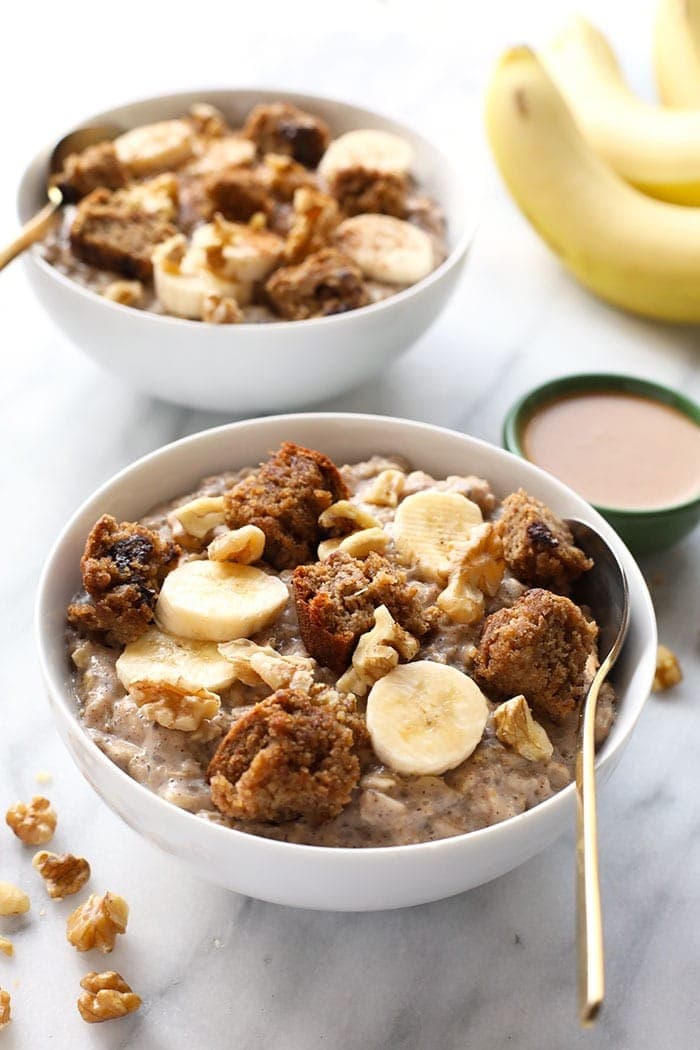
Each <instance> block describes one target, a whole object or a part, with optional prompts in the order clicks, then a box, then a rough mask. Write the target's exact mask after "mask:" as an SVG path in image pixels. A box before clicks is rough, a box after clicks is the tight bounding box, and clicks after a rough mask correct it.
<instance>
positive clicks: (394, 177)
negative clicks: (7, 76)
mask: <svg viewBox="0 0 700 1050" xmlns="http://www.w3.org/2000/svg"><path fill="white" fill-rule="evenodd" d="M412 167H413V150H412V147H411V145H410V143H409V142H408V141H406V140H405V139H403V138H401V137H400V136H398V135H395V134H393V133H390V132H386V131H379V130H364V129H357V130H354V131H350V132H346V133H344V134H341V135H338V136H336V137H332V133H331V129H330V128H329V127H328V126H327V125H326V123H325V122H324V121H323V120H321V118H320V117H317V116H315V115H314V114H312V113H306V112H304V111H302V110H300V109H298V108H297V107H296V106H293V105H291V104H290V103H287V102H277V103H272V104H264V105H259V106H256V107H254V109H253V110H251V112H250V113H249V114H248V117H247V119H246V121H245V123H244V125H243V127H232V126H231V125H230V124H229V122H228V121H227V119H226V117H225V116H224V114H223V113H221V112H220V111H219V110H217V109H215V108H214V107H213V106H209V105H204V104H199V105H195V106H193V107H192V109H191V110H190V111H189V112H188V113H187V114H185V115H184V116H183V117H182V118H179V119H176V120H166V121H161V122H159V123H157V124H149V125H144V126H142V127H138V128H134V129H132V130H131V131H128V132H126V133H125V134H123V135H120V136H119V137H118V138H116V139H115V140H114V141H113V142H111V141H108V142H101V143H99V144H97V145H94V146H90V147H88V148H87V149H86V150H84V151H83V152H82V153H80V154H74V155H72V156H70V157H68V158H67V160H66V161H65V163H64V167H63V169H62V171H60V172H58V173H57V175H55V176H54V181H55V183H56V184H57V185H58V186H59V188H60V189H61V191H62V193H63V194H64V197H65V199H66V200H68V201H69V202H71V203H69V205H68V206H67V207H66V208H65V209H64V211H63V215H62V221H61V222H60V224H59V225H57V226H56V227H54V228H53V229H52V230H51V232H50V233H49V234H48V236H47V237H46V239H45V241H44V243H43V245H42V246H41V247H40V248H39V249H38V250H39V251H41V253H42V254H43V256H44V258H45V259H47V260H48V261H49V262H50V263H51V264H52V265H53V266H55V267H56V268H57V269H59V270H60V271H61V272H62V273H64V274H66V275H67V276H68V277H71V278H72V279H73V280H75V281H77V282H78V283H80V284H82V285H84V286H85V287H87V288H90V289H91V290H92V291H95V292H97V293H98V294H100V295H103V296H105V297H106V298H108V299H111V300H113V301H115V302H118V303H121V304H122V305H126V306H131V307H134V308H135V309H141V310H149V311H154V312H156V313H165V314H170V315H172V316H175V317H184V318H190V319H192V320H201V321H207V322H210V323H214V324H236V323H240V322H256V323H257V322H270V321H277V320H306V319H309V318H313V317H323V316H327V315H329V314H335V313H342V312H345V311H347V310H353V309H356V308H357V307H360V306H365V305H367V304H369V303H372V302H377V301H378V300H380V299H384V298H387V297H388V296H390V295H393V294H395V293H396V292H397V291H400V290H401V289H403V288H406V287H408V286H409V285H411V284H415V283H416V281H419V280H421V279H422V278H423V277H426V276H427V275H428V274H429V273H430V272H431V271H432V270H433V269H435V267H436V266H438V265H439V264H440V263H441V262H442V260H443V259H444V258H445V256H446V254H447V251H446V235H445V223H444V219H443V215H442V211H441V209H440V206H439V205H438V203H437V202H435V201H434V200H432V198H430V197H429V196H427V195H426V194H425V193H424V192H423V190H422V189H421V187H420V185H419V184H418V183H417V181H416V180H415V178H414V177H413V174H412Z"/></svg>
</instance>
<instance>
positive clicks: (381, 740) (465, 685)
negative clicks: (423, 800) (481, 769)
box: [367, 660, 489, 776]
mask: <svg viewBox="0 0 700 1050" xmlns="http://www.w3.org/2000/svg"><path fill="white" fill-rule="evenodd" d="M488 716H489V706H488V703H487V701H486V697H485V696H484V694H483V693H482V692H481V690H480V689H479V687H478V686H477V684H476V683H475V682H473V681H472V680H471V678H468V677H467V675H465V674H462V672H461V671H458V670H457V668H456V667H450V666H448V665H447V664H438V663H433V662H432V661H430V660H418V661H416V662H415V663H409V664H400V665H399V666H398V667H395V668H394V670H393V671H390V672H389V674H387V675H385V676H384V678H380V679H379V681H378V682H377V683H376V684H375V685H374V686H372V689H371V691H370V694H369V697H368V699H367V729H368V730H369V734H370V737H371V738H372V747H373V748H374V750H375V752H376V754H377V756H378V758H379V759H380V760H381V761H382V762H384V763H385V765H387V766H389V767H390V768H391V769H393V770H395V771H396V772H397V773H404V774H407V775H409V776H411V775H412V776H428V775H431V774H432V775H439V774H440V773H445V772H447V770H448V769H454V768H455V766H458V765H459V764H460V762H464V760H465V759H466V758H469V756H470V755H471V753H472V752H473V751H474V749H475V747H476V746H477V744H478V743H479V741H480V740H481V737H482V736H483V733H484V728H485V726H486V722H487V719H488Z"/></svg>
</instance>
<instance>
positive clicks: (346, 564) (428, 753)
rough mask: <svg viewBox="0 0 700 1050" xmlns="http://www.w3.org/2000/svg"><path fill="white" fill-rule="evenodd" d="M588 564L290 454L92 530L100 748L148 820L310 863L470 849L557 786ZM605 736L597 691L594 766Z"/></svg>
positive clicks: (435, 495)
mask: <svg viewBox="0 0 700 1050" xmlns="http://www.w3.org/2000/svg"><path fill="white" fill-rule="evenodd" d="M590 565H591V563H590V561H589V560H588V559H587V558H586V556H585V555H584V554H583V552H581V551H580V550H579V549H578V548H576V547H575V546H574V544H573V540H572V538H571V535H570V534H569V533H568V530H567V529H566V526H564V525H563V523H562V522H560V521H559V520H558V519H557V518H556V517H555V516H554V515H553V514H552V513H551V512H550V511H549V510H548V509H547V508H546V507H544V506H543V505H542V504H540V503H539V502H538V501H536V500H534V499H532V498H531V497H529V496H527V494H526V493H524V492H522V491H520V492H518V493H514V494H512V495H510V496H508V497H507V498H506V499H505V500H503V501H499V500H497V499H496V497H495V496H494V494H493V493H492V491H491V488H490V486H489V484H488V482H487V481H486V480H484V479H481V478H477V477H472V476H465V477H448V478H446V479H435V478H432V477H431V476H429V475H428V474H426V473H424V472H423V471H421V470H414V469H412V468H411V466H410V465H409V464H407V463H406V462H404V461H403V460H401V459H400V458H398V457H393V456H389V457H384V456H375V457H373V458H372V459H370V460H369V461H367V462H362V463H357V464H354V465H350V466H344V467H341V468H340V469H339V470H337V469H336V467H335V465H334V464H333V463H332V462H331V461H330V460H328V459H327V458H326V457H325V456H323V455H321V454H320V453H316V452H313V451H309V450H305V449H300V448H298V447H297V446H294V445H291V444H286V445H283V446H282V448H281V449H280V450H279V451H278V452H277V453H276V454H274V455H273V456H272V457H271V458H270V460H268V461H267V462H266V463H265V464H262V465H261V467H260V468H259V469H257V468H246V469H245V470H243V471H239V472H237V473H229V474H224V475H221V476H217V477H212V478H207V479H206V480H204V481H203V482H202V483H201V484H200V485H199V486H198V488H197V489H196V491H195V492H192V493H189V494H187V495H185V496H182V497H180V498H178V499H176V500H174V501H173V502H172V503H170V504H168V505H165V506H161V507H157V508H155V509H154V510H153V511H151V512H150V513H149V514H148V515H146V516H145V517H144V518H143V519H142V521H141V522H140V523H139V524H131V523H121V524H119V523H117V522H115V521H114V519H111V518H108V517H104V518H102V519H100V521H99V522H98V523H97V524H96V526H95V528H94V529H93V531H92V533H91V535H90V538H89V539H88V543H87V547H86V552H85V556H84V557H83V561H82V570H83V579H84V584H85V591H84V592H82V593H81V594H80V595H79V596H77V598H76V601H75V602H74V603H73V604H72V605H71V606H70V608H69V613H68V618H69V628H68V649H69V653H70V656H71V659H72V663H73V666H74V669H75V674H74V682H75V693H76V701H77V704H78V706H79V709H80V714H81V717H82V720H83V723H84V725H85V727H86V729H87V731H88V732H89V734H90V735H91V736H92V738H93V739H94V741H95V742H96V744H97V745H98V746H99V747H100V748H101V749H102V750H103V751H104V752H105V753H106V754H107V755H108V756H109V757H110V758H111V759H112V761H114V762H115V763H116V764H117V765H119V766H120V767H121V768H122V769H124V770H125V771H126V772H127V773H128V774H129V775H130V776H132V777H133V778H134V779H135V780H137V781H139V782H140V783H142V784H144V785H145V786H146V787H148V788H149V789H150V790H151V791H154V792H156V793H157V794H159V795H160V796H161V797H162V798H164V799H166V800H167V801H169V802H171V803H173V804H175V805H177V806H180V807H182V808H184V809H187V810H189V811H190V812H192V813H195V814H198V815H199V816H201V817H203V818H206V819H208V820H212V821H217V822H219V823H223V824H226V825H228V826H230V827H234V828H237V829H239V830H243V831H247V832H251V833H254V834H257V835H264V836H268V837H274V838H278V839H284V840H287V841H294V842H302V843H309V844H314V845H326V846H344V847H362V846H385V845H397V844H405V843H413V842H424V841H429V840H433V839H440V838H445V837H448V836H451V835H457V834H461V833H463V832H467V831H471V830H474V829H476V828H482V827H485V826H487V825H490V824H494V823H496V822H498V821H501V820H504V819H506V818H508V817H511V816H514V815H516V814H518V813H522V812H523V811H524V810H527V809H530V808H531V807H532V806H534V805H536V804H537V803H539V802H541V801H543V800H544V799H546V798H549V797H550V796H551V795H552V794H554V793H555V792H557V791H559V790H560V789H561V788H562V787H564V786H565V785H566V784H568V783H569V782H570V781H571V780H572V778H573V775H574V749H575V740H576V729H577V722H578V713H579V707H580V703H581V699H582V697H583V694H584V690H585V687H586V684H587V683H588V682H589V681H590V679H591V677H592V675H593V673H594V670H595V667H596V665H597V653H596V628H595V625H594V624H593V623H592V622H591V621H590V620H589V619H588V618H587V616H586V614H585V610H583V611H582V610H581V609H579V608H578V606H576V605H575V604H574V602H573V601H572V600H571V599H570V598H569V597H567V593H572V587H575V581H576V579H577V578H578V577H579V576H580V575H581V574H582V573H584V572H586V571H587V570H588V569H589V568H590ZM613 717H614V694H613V691H612V689H611V688H610V687H609V686H606V687H605V688H604V690H603V693H602V695H601V700H600V704H599V711H598V726H597V730H598V742H599V743H600V742H602V741H603V740H604V739H605V737H606V736H607V734H608V732H609V729H610V726H611V724H612V720H613Z"/></svg>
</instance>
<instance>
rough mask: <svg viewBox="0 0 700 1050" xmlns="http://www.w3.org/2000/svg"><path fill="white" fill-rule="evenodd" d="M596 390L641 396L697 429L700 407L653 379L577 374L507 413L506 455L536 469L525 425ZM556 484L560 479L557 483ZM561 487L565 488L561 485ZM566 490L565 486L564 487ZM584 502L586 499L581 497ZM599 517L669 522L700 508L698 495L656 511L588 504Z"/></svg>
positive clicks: (551, 383)
mask: <svg viewBox="0 0 700 1050" xmlns="http://www.w3.org/2000/svg"><path fill="white" fill-rule="evenodd" d="M595 390H610V391H621V392H622V393H629V394H640V395H642V396H643V397H646V398H648V400H650V401H656V402H658V403H659V404H663V405H667V406H668V407H669V408H675V409H677V410H678V411H679V412H681V413H682V414H683V415H684V416H685V417H686V418H687V419H690V420H691V422H693V423H695V424H696V425H697V426H700V405H698V404H697V403H696V402H695V401H693V400H692V399H691V398H689V397H686V396H685V395H684V394H681V393H679V392H678V391H677V390H674V389H673V388H672V387H669V386H665V385H664V384H663V383H657V382H656V381H655V380H653V379H643V378H641V377H638V376H629V375H623V374H622V373H618V372H578V373H576V374H574V375H567V376H559V377H558V378H556V379H550V380H548V381H547V382H546V383H541V384H540V385H539V386H536V387H533V388H532V389H531V390H529V391H528V392H527V393H525V394H523V396H522V397H520V398H519V399H518V400H517V401H516V402H515V404H513V405H512V406H511V408H510V409H509V410H508V414H507V415H506V418H505V420H504V422H503V431H502V441H503V445H504V446H505V448H506V449H507V450H508V451H509V452H514V453H516V455H518V456H520V457H521V458H522V459H524V460H526V461H527V462H528V463H532V464H533V466H537V464H536V463H534V461H533V460H531V459H530V458H529V456H528V455H527V454H526V452H525V449H524V447H523V444H522V442H521V434H522V431H523V428H524V427H525V425H526V423H527V422H528V421H529V419H530V418H531V416H533V415H534V414H535V412H536V411H537V410H538V409H539V408H542V407H543V406H545V405H548V404H551V403H552V402H554V401H558V400H559V398H560V397H561V396H562V395H570V394H576V393H590V392H592V391H595ZM557 480H559V479H557ZM563 484H566V483H565V482H563ZM567 487H568V486H567ZM583 498H584V499H585V496H584V497H583ZM591 506H592V507H594V508H595V510H597V511H598V512H599V513H600V514H603V515H605V516H607V515H610V516H614V517H615V518H617V519H619V520H620V521H624V522H628V521H634V520H640V519H641V520H649V519H652V518H653V519H655V520H658V519H660V518H661V519H670V518H673V517H675V516H676V514H682V513H685V512H686V511H692V510H695V509H696V508H700V493H698V495H697V496H693V497H692V498H691V499H688V500H683V501H682V502H681V503H670V504H662V505H661V506H659V507H639V508H634V507H615V506H610V505H608V504H604V503H593V502H592V503H591Z"/></svg>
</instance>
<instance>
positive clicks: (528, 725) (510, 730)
mask: <svg viewBox="0 0 700 1050" xmlns="http://www.w3.org/2000/svg"><path fill="white" fill-rule="evenodd" d="M493 721H494V725H495V727H496V736H497V737H498V739H499V740H500V741H501V743H502V744H506V745H507V746H508V747H511V748H512V749H513V751H517V753H518V754H519V755H521V756H522V757H523V758H526V759H528V761H530V762H546V761H547V760H548V759H550V758H551V757H552V753H553V751H554V748H553V747H552V743H551V741H550V739H549V737H548V736H547V733H546V731H545V729H544V728H543V727H542V726H541V725H540V724H539V722H536V721H535V720H534V718H533V717H532V714H531V712H530V708H529V706H528V702H527V700H526V699H525V697H524V696H522V695H521V696H514V697H513V699H512V700H506V702H505V703H504V704H501V705H500V706H499V707H497V708H496V710H495V711H494V712H493Z"/></svg>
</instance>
